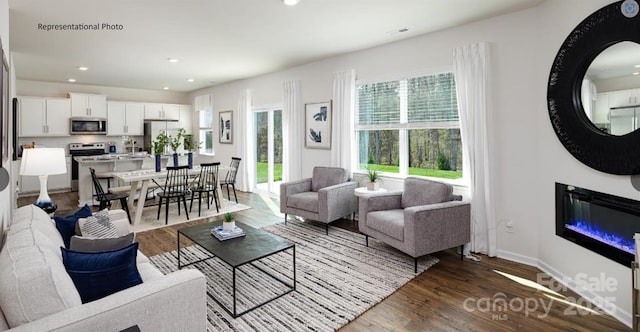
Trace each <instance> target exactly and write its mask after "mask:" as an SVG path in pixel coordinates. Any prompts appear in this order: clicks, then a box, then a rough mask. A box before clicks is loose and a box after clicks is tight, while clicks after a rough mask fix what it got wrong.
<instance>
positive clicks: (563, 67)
mask: <svg viewBox="0 0 640 332" xmlns="http://www.w3.org/2000/svg"><path fill="white" fill-rule="evenodd" d="M622 3H623V1H618V2H615V3H612V4H610V5H607V6H605V7H602V8H601V9H599V10H597V11H596V12H594V13H593V14H591V15H590V16H589V17H587V18H586V19H585V20H583V21H582V22H581V23H580V24H578V26H577V27H576V28H575V29H573V31H571V33H570V34H569V36H568V37H567V38H566V39H565V41H564V43H563V44H562V46H561V47H560V50H559V51H558V54H557V55H556V57H555V60H554V61H553V66H552V67H551V72H550V74H549V84H548V87H547V106H548V109H549V117H550V118H551V124H552V126H553V130H554V131H555V133H556V135H557V136H558V139H559V140H560V142H561V143H562V145H564V147H565V148H566V149H567V150H568V151H569V153H571V154H572V155H573V156H574V157H575V158H576V159H578V160H579V161H580V162H582V163H583V164H585V165H587V166H589V167H591V168H594V169H596V170H599V171H601V172H605V173H609V174H617V175H632V174H640V130H635V131H633V132H631V133H628V134H626V135H622V136H614V135H610V134H608V133H605V132H602V131H601V130H599V129H598V128H597V127H596V126H595V125H594V124H593V123H591V121H590V120H589V119H588V118H587V116H586V114H585V112H584V108H583V106H582V100H581V85H582V80H583V78H584V75H585V73H586V72H587V69H588V68H589V65H590V64H591V62H592V61H593V60H594V59H595V58H596V56H598V54H600V53H601V52H602V51H604V50H605V49H606V48H607V47H609V46H611V45H613V44H616V43H619V42H623V41H630V42H634V43H639V44H640V15H636V16H634V17H631V18H627V17H625V16H624V15H623V14H622V11H621V5H622ZM638 61H639V62H640V59H639V60H638Z"/></svg>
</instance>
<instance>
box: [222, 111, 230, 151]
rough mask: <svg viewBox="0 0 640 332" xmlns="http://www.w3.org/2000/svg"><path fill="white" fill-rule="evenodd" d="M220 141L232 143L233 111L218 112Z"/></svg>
mask: <svg viewBox="0 0 640 332" xmlns="http://www.w3.org/2000/svg"><path fill="white" fill-rule="evenodd" d="M219 123H220V135H219V138H220V143H223V144H231V143H233V111H225V112H220V121H219Z"/></svg>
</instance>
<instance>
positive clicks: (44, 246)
mask: <svg viewBox="0 0 640 332" xmlns="http://www.w3.org/2000/svg"><path fill="white" fill-rule="evenodd" d="M38 210H39V211H38ZM43 214H44V215H43ZM14 215H15V216H17V217H18V218H16V219H14V220H13V222H12V224H11V227H10V228H9V230H8V232H7V239H6V243H5V245H4V247H3V248H2V251H1V252H0V266H1V267H2V268H1V269H0V294H2V296H0V307H1V308H2V311H3V313H4V315H5V318H6V320H7V322H8V323H9V326H10V327H16V326H19V325H22V324H25V323H28V322H31V321H34V320H38V319H40V318H42V317H45V316H49V315H51V314H54V313H57V312H59V311H63V310H65V309H67V308H71V307H74V306H78V305H80V304H81V303H82V302H81V300H80V295H79V294H78V292H77V291H76V288H75V286H74V285H73V281H72V280H71V278H70V277H69V275H68V274H67V273H66V271H65V268H64V265H63V264H62V260H61V255H60V249H58V248H59V247H60V246H62V245H63V242H62V238H61V236H60V233H58V231H57V230H56V228H55V225H54V223H53V222H52V221H51V219H50V218H49V217H48V215H47V214H46V213H44V211H42V210H41V209H40V208H38V207H35V209H34V208H32V207H31V206H25V207H21V208H19V209H17V210H16V211H15V212H14ZM28 215H31V216H32V218H31V219H29V218H28V217H26V216H28Z"/></svg>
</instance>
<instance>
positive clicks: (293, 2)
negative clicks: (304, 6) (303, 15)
mask: <svg viewBox="0 0 640 332" xmlns="http://www.w3.org/2000/svg"><path fill="white" fill-rule="evenodd" d="M298 2H300V0H282V3H284V4H285V5H287V6H294V5H297V4H298Z"/></svg>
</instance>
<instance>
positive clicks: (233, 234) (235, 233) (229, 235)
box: [211, 226, 245, 241]
mask: <svg viewBox="0 0 640 332" xmlns="http://www.w3.org/2000/svg"><path fill="white" fill-rule="evenodd" d="M211 235H213V236H215V237H216V238H217V239H218V240H220V241H224V240H229V239H233V238H237V237H241V236H245V232H244V231H243V230H242V228H240V227H238V226H235V227H234V228H233V230H232V231H225V230H223V229H222V226H217V227H214V228H212V229H211Z"/></svg>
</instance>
